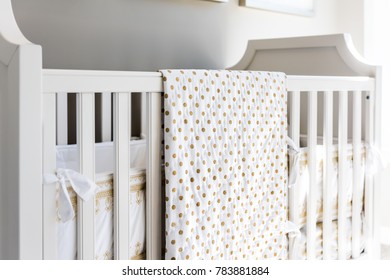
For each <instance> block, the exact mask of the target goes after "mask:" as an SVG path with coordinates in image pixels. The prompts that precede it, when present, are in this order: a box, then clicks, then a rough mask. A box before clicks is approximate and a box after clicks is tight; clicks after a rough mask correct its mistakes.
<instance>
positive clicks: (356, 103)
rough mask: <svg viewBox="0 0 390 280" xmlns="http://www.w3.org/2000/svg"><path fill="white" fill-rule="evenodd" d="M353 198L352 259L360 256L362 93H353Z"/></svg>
mask: <svg viewBox="0 0 390 280" xmlns="http://www.w3.org/2000/svg"><path fill="white" fill-rule="evenodd" d="M352 108H353V120H352V122H353V124H352V125H353V137H352V138H353V140H352V141H353V192H352V194H353V196H352V257H353V258H355V259H356V258H358V257H359V256H360V237H361V236H360V235H361V222H362V221H361V218H360V215H361V213H360V212H361V209H362V202H361V200H360V198H361V197H362V190H361V189H360V187H359V181H360V180H359V178H360V175H361V172H362V170H361V165H360V164H361V139H362V138H361V128H362V126H361V124H362V95H361V92H360V91H354V92H353V106H352Z"/></svg>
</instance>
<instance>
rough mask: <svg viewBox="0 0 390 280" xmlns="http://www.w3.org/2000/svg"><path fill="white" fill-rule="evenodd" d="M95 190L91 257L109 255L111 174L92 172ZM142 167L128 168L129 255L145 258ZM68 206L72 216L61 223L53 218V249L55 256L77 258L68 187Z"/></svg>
mask: <svg viewBox="0 0 390 280" xmlns="http://www.w3.org/2000/svg"><path fill="white" fill-rule="evenodd" d="M96 177H97V178H96V184H97V185H98V187H99V188H98V191H97V193H96V196H95V225H96V243H95V252H96V253H95V259H96V260H110V259H113V244H114V243H113V242H114V240H113V229H114V224H113V176H112V174H104V175H97V176H96ZM145 183H146V174H145V170H135V169H132V170H131V171H130V186H129V187H130V196H129V200H130V208H129V213H130V225H129V228H130V236H129V243H130V244H129V245H130V248H129V250H130V256H131V259H145V248H146V247H145V239H146V234H145V233H146V231H145V217H146V216H145V209H146V202H145ZM68 191H69V194H70V197H71V201H72V206H73V207H74V208H73V209H74V210H75V213H76V215H75V217H74V218H73V220H71V221H68V222H66V223H62V222H61V220H60V218H57V250H58V259H62V260H74V259H76V258H77V241H76V240H77V233H76V230H77V228H76V218H77V197H76V195H75V193H74V191H73V190H72V189H71V188H70V187H69V188H68Z"/></svg>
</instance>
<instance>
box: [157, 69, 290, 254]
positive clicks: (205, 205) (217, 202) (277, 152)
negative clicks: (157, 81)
mask: <svg viewBox="0 0 390 280" xmlns="http://www.w3.org/2000/svg"><path fill="white" fill-rule="evenodd" d="M162 73H163V81H164V88H165V93H164V112H163V113H164V114H163V115H164V151H165V155H164V161H165V162H164V166H165V188H166V191H165V193H166V198H165V201H166V215H165V218H166V226H165V230H166V232H165V234H166V248H165V252H166V255H165V257H166V259H181V260H185V259H207V260H217V259H230V260H235V259H239V260H246V259H284V258H286V251H287V248H286V246H287V245H286V236H285V234H284V231H283V225H284V223H285V222H286V219H287V214H286V213H287V194H286V193H287V192H286V186H287V184H286V182H287V144H286V137H287V117H286V111H287V104H286V102H287V93H286V88H285V78H286V76H285V74H284V73H275V72H250V71H228V70H225V71H214V70H163V71H162Z"/></svg>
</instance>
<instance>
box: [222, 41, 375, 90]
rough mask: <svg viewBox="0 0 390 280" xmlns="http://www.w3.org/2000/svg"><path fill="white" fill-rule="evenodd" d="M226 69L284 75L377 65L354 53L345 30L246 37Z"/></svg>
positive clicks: (365, 71)
mask: <svg viewBox="0 0 390 280" xmlns="http://www.w3.org/2000/svg"><path fill="white" fill-rule="evenodd" d="M229 69H231V70H267V71H281V72H284V73H286V74H287V75H318V76H368V77H375V76H376V74H377V67H376V66H373V65H370V64H369V63H367V62H366V61H365V60H364V59H363V58H362V57H361V55H359V54H358V52H357V51H356V48H355V47H354V45H353V41H352V38H351V36H350V35H349V34H331V35H319V36H306V37H290V38H276V39H260V40H250V41H248V45H247V48H246V51H245V53H244V55H243V57H242V58H241V60H240V61H239V62H238V63H237V64H236V65H234V66H232V67H230V68H229ZM289 90H292V89H291V88H289ZM317 90H320V89H317Z"/></svg>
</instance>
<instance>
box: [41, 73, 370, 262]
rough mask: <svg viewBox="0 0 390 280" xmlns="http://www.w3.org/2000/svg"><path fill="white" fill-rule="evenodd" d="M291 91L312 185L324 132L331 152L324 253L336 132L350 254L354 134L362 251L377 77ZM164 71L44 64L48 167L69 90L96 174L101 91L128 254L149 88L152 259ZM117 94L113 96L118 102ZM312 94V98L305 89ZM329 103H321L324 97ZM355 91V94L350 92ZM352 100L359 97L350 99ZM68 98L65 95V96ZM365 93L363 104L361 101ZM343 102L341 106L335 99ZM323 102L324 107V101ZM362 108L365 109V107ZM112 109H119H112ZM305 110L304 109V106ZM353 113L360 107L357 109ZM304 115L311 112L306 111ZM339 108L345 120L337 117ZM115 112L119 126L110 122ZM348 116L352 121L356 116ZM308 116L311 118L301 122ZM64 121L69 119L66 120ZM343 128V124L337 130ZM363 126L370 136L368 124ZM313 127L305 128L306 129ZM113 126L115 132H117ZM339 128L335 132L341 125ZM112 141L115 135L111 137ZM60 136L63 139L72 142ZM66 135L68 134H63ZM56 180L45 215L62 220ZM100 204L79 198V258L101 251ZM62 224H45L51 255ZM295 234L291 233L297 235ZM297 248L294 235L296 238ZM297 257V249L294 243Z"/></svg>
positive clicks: (308, 82) (341, 234)
mask: <svg viewBox="0 0 390 280" xmlns="http://www.w3.org/2000/svg"><path fill="white" fill-rule="evenodd" d="M287 88H288V91H289V99H290V106H289V125H290V131H291V133H290V136H291V138H292V139H293V140H294V141H295V143H297V144H299V140H300V135H301V134H302V133H307V135H308V166H309V174H310V184H311V185H315V182H316V180H317V178H316V165H317V160H318V159H317V155H316V145H317V138H318V136H319V135H322V136H323V139H324V143H323V147H324V148H323V149H324V151H323V153H324V188H323V256H324V259H328V258H329V257H330V243H331V238H332V228H331V223H332V217H331V211H332V210H331V194H330V189H331V185H330V176H331V174H330V172H329V169H330V166H331V161H332V145H333V138H334V137H337V140H338V141H337V143H338V162H339V174H340V175H339V178H338V180H339V184H338V185H339V190H338V199H339V204H338V257H339V258H340V259H345V258H346V256H345V252H346V244H347V237H346V203H347V198H346V192H345V188H344V187H343V186H344V185H345V180H346V178H345V172H344V171H343V170H345V166H346V164H347V159H346V149H347V142H348V138H349V131H352V136H351V137H352V139H353V147H354V148H353V158H354V161H353V174H354V177H353V178H354V179H353V180H354V182H353V186H354V189H353V202H352V207H353V210H352V232H353V233H352V236H353V237H352V252H353V257H354V258H357V257H359V256H360V240H359V238H360V237H359V236H360V232H361V222H362V218H361V215H360V209H361V202H360V200H359V197H360V196H361V193H359V191H360V190H359V188H358V185H357V182H358V175H359V174H360V173H361V172H362V170H360V157H359V155H360V147H361V145H362V144H361V142H362V139H364V141H365V142H366V143H368V144H373V137H374V135H373V131H374V130H373V125H374V124H373V112H374V108H373V104H374V102H373V99H374V98H375V83H374V80H373V79H370V78H364V77H362V78H351V77H315V76H288V77H287ZM162 91H163V88H162V77H161V74H160V73H157V72H156V73H146V72H111V71H110V72H105V71H68V70H44V72H43V92H44V96H43V108H44V118H43V119H44V123H43V125H44V135H43V151H44V172H48V173H52V172H54V171H55V168H56V156H55V145H56V138H57V139H66V138H67V136H66V135H67V124H66V116H65V113H64V112H66V111H67V109H66V108H64V107H62V106H61V104H66V102H65V100H66V98H67V94H68V93H76V94H77V120H78V121H77V126H78V130H77V131H78V132H77V134H78V141H77V143H78V146H79V150H80V153H79V154H80V172H81V173H82V174H84V175H86V176H87V177H89V178H91V179H93V178H94V175H95V170H94V144H95V119H94V118H95V114H94V110H95V104H94V100H95V99H94V95H95V93H102V103H101V110H102V114H104V116H107V117H104V116H102V119H103V120H102V122H101V123H100V125H101V130H102V131H103V134H104V135H111V133H112V134H113V142H114V146H115V151H116V154H115V155H116V161H115V164H116V167H115V173H114V176H115V177H114V182H115V186H114V194H115V195H114V197H115V200H114V208H115V211H114V258H115V259H129V255H128V247H129V246H128V237H129V222H128V221H129V211H128V207H129V205H128V199H127V198H128V196H129V194H128V191H129V188H128V185H129V184H128V183H129V182H128V181H129V174H128V172H129V157H130V151H129V147H128V142H129V141H130V137H131V135H130V131H131V94H132V93H135V92H136V93H140V92H141V93H144V94H146V114H145V117H146V124H147V129H146V131H145V132H146V138H147V150H148V156H147V179H146V180H147V187H146V200H147V202H146V203H147V209H146V219H147V220H146V224H147V226H146V235H147V237H146V248H147V249H146V250H147V258H148V259H159V258H161V253H162V252H161V248H162V241H161V240H162V221H163V218H162V215H161V214H162V212H161V211H162V202H161V198H162V189H161V184H160V144H161V140H160V128H161V116H160V112H161V99H160V97H161V92H162ZM111 93H112V95H113V100H112V104H111ZM304 94H307V102H306V103H305V102H303V101H304V100H303V95H304ZM319 96H320V97H321V98H322V100H323V102H322V103H323V104H322V105H321V107H319V102H318V97H319ZM349 97H351V98H349ZM349 99H351V100H352V102H348V100H349ZM61 100H62V101H63V102H61ZM362 100H364V101H363V102H364V104H363V106H362ZM335 101H338V107H335V106H334V103H335ZM322 106H323V108H322ZM362 108H363V110H362ZM111 110H112V112H111ZM302 112H305V113H302ZM348 112H352V113H353V114H352V115H351V116H350V115H349V114H348ZM302 114H306V116H304V118H302V116H303V115H302ZM335 115H338V119H336V118H335V117H334V116H335ZM111 116H112V126H111ZM349 118H350V119H351V120H352V122H349ZM306 119H307V123H304V122H302V121H303V120H306ZM64 124H65V125H64ZM335 128H337V130H336V129H335ZM361 128H363V132H364V133H363V136H362V130H361ZM305 129H306V130H305ZM111 130H112V131H111ZM335 131H336V132H335ZM110 140H111V139H110ZM61 141H62V140H59V141H58V143H59V144H65V143H62V142H61ZM64 141H65V140H64ZM297 195H298V192H297V189H296V188H291V189H290V191H289V213H290V214H289V215H290V220H291V221H292V222H294V223H298V220H299V215H298V211H297V209H298V205H297V202H298V198H297ZM373 196H374V193H373V178H372V176H368V175H366V176H365V193H364V197H365V202H364V212H365V223H366V226H365V231H366V234H367V243H366V246H365V252H367V253H368V254H372V251H373V246H374V242H373V234H374V233H373V231H374V224H373V221H374V219H373V210H374V206H373V201H374V197H373ZM316 201H317V193H316V188H310V190H309V193H308V197H307V257H308V259H314V258H315V255H316V252H315V239H316V236H315V230H316V224H317V220H316ZM55 208H56V205H55V187H54V186H44V209H45V211H44V212H45V214H44V215H45V216H44V221H55V218H56V217H55V213H56V211H55ZM93 215H94V203H93V201H90V202H83V201H82V200H80V199H79V200H78V234H77V235H78V236H77V238H78V239H77V240H78V241H77V242H78V258H80V259H93V258H94V244H95V242H94V240H95V233H94V230H95V229H94V224H93V223H94V216H93ZM55 238H56V234H55V223H54V222H51V223H50V222H48V223H44V243H45V244H44V258H45V259H50V258H55V257H56V251H55V248H56V240H55ZM290 240H291V239H290ZM290 248H292V240H291V241H290ZM289 252H290V258H292V257H293V255H294V252H293V250H290V251H289Z"/></svg>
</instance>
